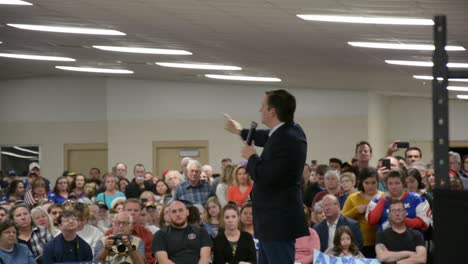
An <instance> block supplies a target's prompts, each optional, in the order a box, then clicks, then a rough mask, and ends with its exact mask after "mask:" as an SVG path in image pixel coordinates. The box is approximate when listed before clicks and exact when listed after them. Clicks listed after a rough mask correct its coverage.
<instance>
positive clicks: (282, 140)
mask: <svg viewBox="0 0 468 264" xmlns="http://www.w3.org/2000/svg"><path fill="white" fill-rule="evenodd" d="M269 132H270V130H257V131H256V132H255V134H254V137H253V140H254V142H255V145H256V146H259V147H263V151H262V154H261V155H260V156H258V155H252V156H251V157H250V158H249V160H248V162H247V166H246V169H247V172H248V173H249V174H250V176H251V177H252V179H253V181H254V187H253V190H252V193H251V198H252V207H253V221H254V232H255V237H256V238H258V239H259V240H263V241H275V240H294V239H296V238H298V237H302V236H306V235H309V230H308V228H307V223H306V220H305V214H304V208H303V205H302V193H301V179H302V173H303V170H304V163H305V160H306V155H307V140H306V136H305V134H304V131H302V128H301V127H300V126H299V125H297V124H294V123H285V124H283V125H282V126H280V127H279V128H278V129H277V130H276V131H275V132H274V133H273V134H272V135H271V137H269V135H268V134H269ZM247 134H248V130H247V129H244V130H242V132H241V136H242V138H243V139H244V140H245V138H246V137H247Z"/></svg>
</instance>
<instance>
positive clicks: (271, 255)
mask: <svg viewBox="0 0 468 264" xmlns="http://www.w3.org/2000/svg"><path fill="white" fill-rule="evenodd" d="M295 246H296V240H276V241H259V242H258V264H294V256H295V254H296V248H295Z"/></svg>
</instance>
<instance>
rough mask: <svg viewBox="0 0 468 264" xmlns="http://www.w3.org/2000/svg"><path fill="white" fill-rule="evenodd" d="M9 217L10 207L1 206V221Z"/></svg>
mask: <svg viewBox="0 0 468 264" xmlns="http://www.w3.org/2000/svg"><path fill="white" fill-rule="evenodd" d="M7 219H8V209H6V208H5V207H3V206H0V223H3V222H5V221H6V220H7Z"/></svg>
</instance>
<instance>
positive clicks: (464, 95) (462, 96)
mask: <svg viewBox="0 0 468 264" xmlns="http://www.w3.org/2000/svg"><path fill="white" fill-rule="evenodd" d="M457 98H458V99H463V100H468V95H467V94H459V95H457Z"/></svg>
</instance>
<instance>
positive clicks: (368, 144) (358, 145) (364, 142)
mask: <svg viewBox="0 0 468 264" xmlns="http://www.w3.org/2000/svg"><path fill="white" fill-rule="evenodd" d="M363 145H367V146H368V147H369V149H370V153H372V146H371V145H370V143H369V142H367V141H364V140H363V141H359V142H358V143H357V144H356V148H355V149H354V153H357V149H358V148H359V147H360V146H363Z"/></svg>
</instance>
